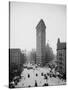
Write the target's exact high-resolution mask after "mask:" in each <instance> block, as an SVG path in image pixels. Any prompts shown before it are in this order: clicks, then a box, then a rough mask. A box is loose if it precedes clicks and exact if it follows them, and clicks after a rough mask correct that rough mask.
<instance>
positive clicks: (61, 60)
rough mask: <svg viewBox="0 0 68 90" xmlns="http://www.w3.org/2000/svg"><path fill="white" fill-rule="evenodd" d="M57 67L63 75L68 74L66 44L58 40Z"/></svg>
mask: <svg viewBox="0 0 68 90" xmlns="http://www.w3.org/2000/svg"><path fill="white" fill-rule="evenodd" d="M57 65H58V71H59V72H60V73H61V74H65V73H66V43H64V42H60V39H58V42H57Z"/></svg>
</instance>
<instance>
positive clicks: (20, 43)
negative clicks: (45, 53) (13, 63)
mask: <svg viewBox="0 0 68 90" xmlns="http://www.w3.org/2000/svg"><path fill="white" fill-rule="evenodd" d="M40 19H43V21H44V23H45V25H46V35H45V38H46V44H47V43H49V45H50V47H51V48H52V49H53V52H54V53H56V48H57V39H58V38H60V41H61V42H66V6H65V5H55V4H40V3H25V2H11V3H10V48H20V49H22V50H25V49H26V50H27V51H30V50H32V49H34V48H35V49H36V26H37V24H38V23H39V21H40Z"/></svg>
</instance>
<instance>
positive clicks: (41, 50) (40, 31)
mask: <svg viewBox="0 0 68 90" xmlns="http://www.w3.org/2000/svg"><path fill="white" fill-rule="evenodd" d="M45 29H46V26H45V23H44V21H43V20H42V19H41V20H40V22H39V23H38V25H37V27H36V50H37V51H36V57H37V60H36V64H37V65H40V66H42V62H43V61H44V59H45V41H46V40H45Z"/></svg>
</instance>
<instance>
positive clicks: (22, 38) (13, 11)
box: [9, 1, 67, 88]
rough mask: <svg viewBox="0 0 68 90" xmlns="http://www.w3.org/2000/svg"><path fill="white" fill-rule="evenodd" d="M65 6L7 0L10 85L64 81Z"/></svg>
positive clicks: (19, 86)
mask: <svg viewBox="0 0 68 90" xmlns="http://www.w3.org/2000/svg"><path fill="white" fill-rule="evenodd" d="M66 8H67V7H66V5H62V4H47V3H30V2H13V1H10V2H9V88H30V87H46V86H58V85H66Z"/></svg>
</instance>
